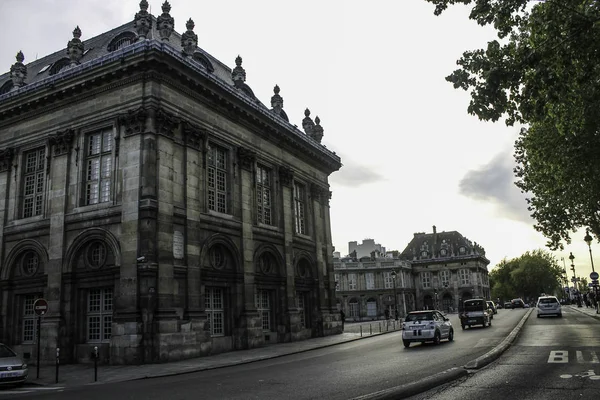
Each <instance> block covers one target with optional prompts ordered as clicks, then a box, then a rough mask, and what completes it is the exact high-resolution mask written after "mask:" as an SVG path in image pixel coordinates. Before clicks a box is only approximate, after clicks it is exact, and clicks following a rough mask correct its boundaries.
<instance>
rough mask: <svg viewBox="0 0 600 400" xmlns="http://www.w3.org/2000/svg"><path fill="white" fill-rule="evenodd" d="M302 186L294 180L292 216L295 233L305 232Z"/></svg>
mask: <svg viewBox="0 0 600 400" xmlns="http://www.w3.org/2000/svg"><path fill="white" fill-rule="evenodd" d="M304 196H305V190H304V186H303V185H301V184H299V183H297V182H294V218H295V220H296V233H300V234H302V235H305V234H306V225H305V221H304V198H305V197H304Z"/></svg>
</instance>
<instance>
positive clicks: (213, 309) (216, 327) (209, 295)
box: [204, 288, 225, 336]
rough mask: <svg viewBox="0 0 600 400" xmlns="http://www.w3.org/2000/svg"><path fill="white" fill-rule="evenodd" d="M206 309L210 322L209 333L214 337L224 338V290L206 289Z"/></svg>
mask: <svg viewBox="0 0 600 400" xmlns="http://www.w3.org/2000/svg"><path fill="white" fill-rule="evenodd" d="M204 307H205V310H206V316H207V321H208V331H209V332H210V334H211V335H212V336H223V335H224V334H225V329H224V319H225V308H224V306H223V289H221V288H206V291H205V293H204Z"/></svg>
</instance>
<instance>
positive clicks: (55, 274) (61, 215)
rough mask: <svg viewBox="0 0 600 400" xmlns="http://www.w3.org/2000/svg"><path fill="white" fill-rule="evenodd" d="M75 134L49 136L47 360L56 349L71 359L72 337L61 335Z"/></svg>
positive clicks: (44, 324) (44, 327) (44, 336)
mask: <svg viewBox="0 0 600 400" xmlns="http://www.w3.org/2000/svg"><path fill="white" fill-rule="evenodd" d="M74 137H75V133H74V132H73V131H72V130H66V131H62V132H58V133H57V134H55V135H53V136H51V137H50V138H49V146H48V152H49V154H48V155H47V157H49V159H51V162H50V163H49V164H48V165H49V169H50V171H47V173H48V174H47V176H48V177H49V182H48V183H49V187H48V192H47V196H48V201H47V204H48V210H47V212H48V216H50V235H49V247H48V265H47V266H46V267H45V272H46V276H47V277H48V286H47V290H46V294H45V298H46V300H48V314H47V315H45V316H44V318H43V321H42V331H41V332H40V335H41V337H42V343H43V344H44V346H45V347H46V351H45V352H43V353H45V354H44V355H45V356H46V357H44V358H45V360H46V361H52V360H53V359H54V358H55V352H56V348H57V347H60V348H61V349H62V356H63V357H64V358H67V359H70V358H71V354H69V352H70V350H71V349H70V346H69V345H68V343H69V338H67V337H65V336H63V337H61V336H60V328H61V325H64V324H65V320H64V318H63V316H62V314H61V311H62V310H61V289H62V264H63V250H64V247H65V243H64V242H65V210H66V205H67V201H68V199H67V195H68V187H69V169H70V166H71V148H72V144H73V139H74Z"/></svg>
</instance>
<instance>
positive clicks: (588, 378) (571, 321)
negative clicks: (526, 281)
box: [397, 306, 600, 400]
mask: <svg viewBox="0 0 600 400" xmlns="http://www.w3.org/2000/svg"><path fill="white" fill-rule="evenodd" d="M599 322H600V319H599V318H598V317H597V315H595V314H594V312H593V310H591V309H585V308H584V309H581V308H576V307H570V306H567V307H563V318H555V317H542V318H535V314H533V315H531V316H530V318H529V319H528V320H527V322H526V323H525V325H524V326H523V329H522V331H521V333H520V335H519V337H518V339H517V340H516V341H515V342H514V343H513V344H512V346H510V348H509V349H508V350H507V351H506V352H505V353H504V354H502V355H501V357H499V358H497V359H496V360H495V361H494V362H493V363H491V364H489V365H488V366H487V367H486V368H483V369H480V370H478V371H469V373H468V375H466V376H464V377H461V378H460V379H458V380H456V381H453V382H452V383H448V384H446V385H442V386H438V387H436V388H435V389H432V390H430V391H427V392H423V393H421V394H418V395H415V396H413V397H410V399H413V400H424V399H433V400H454V399H461V400H471V399H478V400H479V399H481V398H485V399H486V400H506V399H522V400H547V399H561V400H571V399H583V400H587V399H590V400H592V399H594V400H597V399H600V329H599V328H600V326H599ZM397 398H401V397H397Z"/></svg>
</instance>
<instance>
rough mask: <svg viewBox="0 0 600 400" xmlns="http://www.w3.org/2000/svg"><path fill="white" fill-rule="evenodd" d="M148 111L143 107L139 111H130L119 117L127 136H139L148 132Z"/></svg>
mask: <svg viewBox="0 0 600 400" xmlns="http://www.w3.org/2000/svg"><path fill="white" fill-rule="evenodd" d="M147 116H148V111H146V110H144V109H143V108H142V107H140V108H138V109H137V110H128V111H127V113H125V114H121V115H120V116H119V123H120V124H122V125H123V126H124V127H125V136H130V135H137V134H140V133H143V132H144V131H145V130H146V117H147Z"/></svg>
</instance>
